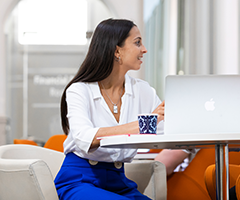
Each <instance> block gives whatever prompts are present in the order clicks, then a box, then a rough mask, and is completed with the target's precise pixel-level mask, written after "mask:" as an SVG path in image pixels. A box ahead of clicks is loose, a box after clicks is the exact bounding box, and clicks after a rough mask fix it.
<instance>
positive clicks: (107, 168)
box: [55, 153, 150, 200]
mask: <svg viewBox="0 0 240 200" xmlns="http://www.w3.org/2000/svg"><path fill="white" fill-rule="evenodd" d="M55 185H56V189H57V193H58V196H59V199H60V200H150V199H149V198H148V197H147V196H144V195H143V194H141V193H140V192H139V191H138V190H137V184H136V183H135V182H133V181H131V180H129V179H128V178H126V176H125V173H124V164H123V166H122V167H121V168H120V169H117V168H116V167H115V165H114V163H107V162H98V163H97V164H96V165H92V164H90V163H89V160H87V159H83V158H80V157H78V156H77V155H75V154H74V153H69V154H67V155H66V157H65V160H64V162H63V164H62V167H61V169H60V171H59V172H58V175H57V176H56V178H55Z"/></svg>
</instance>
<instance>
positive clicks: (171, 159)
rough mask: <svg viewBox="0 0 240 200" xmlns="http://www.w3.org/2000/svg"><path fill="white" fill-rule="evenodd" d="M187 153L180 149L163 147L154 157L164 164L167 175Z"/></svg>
mask: <svg viewBox="0 0 240 200" xmlns="http://www.w3.org/2000/svg"><path fill="white" fill-rule="evenodd" d="M188 155H189V154H188V153H186V152H185V151H182V150H169V149H163V150H162V151H161V152H160V153H159V154H158V155H157V156H156V158H155V160H157V161H159V162H162V163H163V164H164V165H165V166H166V171H167V175H168V176H169V175H171V174H172V173H173V171H174V169H175V168H176V167H177V166H178V165H179V164H181V163H182V162H183V160H184V159H185V158H187V157H188Z"/></svg>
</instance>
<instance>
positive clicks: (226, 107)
mask: <svg viewBox="0 0 240 200" xmlns="http://www.w3.org/2000/svg"><path fill="white" fill-rule="evenodd" d="M164 133H165V134H222V133H224V134H226V133H239V134H240V75H204V76H199V75H170V76H167V77H166V82H165V123H164Z"/></svg>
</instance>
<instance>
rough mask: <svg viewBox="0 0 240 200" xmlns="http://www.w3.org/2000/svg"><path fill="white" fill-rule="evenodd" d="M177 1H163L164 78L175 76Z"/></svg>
mask: <svg viewBox="0 0 240 200" xmlns="http://www.w3.org/2000/svg"><path fill="white" fill-rule="evenodd" d="M177 18H178V1H177V0H169V1H164V27H163V30H164V33H163V40H164V42H163V67H164V71H165V72H164V74H163V75H164V76H166V75H169V74H176V68H177V24H178V21H177Z"/></svg>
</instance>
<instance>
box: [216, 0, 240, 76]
mask: <svg viewBox="0 0 240 200" xmlns="http://www.w3.org/2000/svg"><path fill="white" fill-rule="evenodd" d="M238 4H239V1H238V0H215V1H214V6H213V8H214V29H213V39H214V51H213V52H214V73H215V74H237V73H239V5H238Z"/></svg>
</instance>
